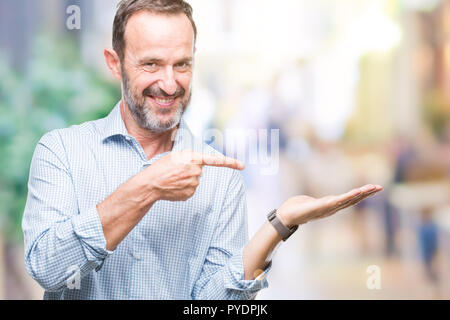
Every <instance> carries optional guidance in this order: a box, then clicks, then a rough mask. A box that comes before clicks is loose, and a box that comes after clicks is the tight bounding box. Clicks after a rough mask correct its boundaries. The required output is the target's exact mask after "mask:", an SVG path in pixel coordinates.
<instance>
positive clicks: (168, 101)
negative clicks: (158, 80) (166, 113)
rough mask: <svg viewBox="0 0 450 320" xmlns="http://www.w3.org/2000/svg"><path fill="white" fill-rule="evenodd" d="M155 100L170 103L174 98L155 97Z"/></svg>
mask: <svg viewBox="0 0 450 320" xmlns="http://www.w3.org/2000/svg"><path fill="white" fill-rule="evenodd" d="M155 100H156V102H158V103H163V104H168V103H171V102H173V100H174V99H161V98H157V97H155Z"/></svg>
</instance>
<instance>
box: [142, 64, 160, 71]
mask: <svg viewBox="0 0 450 320" xmlns="http://www.w3.org/2000/svg"><path fill="white" fill-rule="evenodd" d="M144 69H145V70H147V71H156V70H157V69H158V65H157V64H156V62H147V63H145V64H144Z"/></svg>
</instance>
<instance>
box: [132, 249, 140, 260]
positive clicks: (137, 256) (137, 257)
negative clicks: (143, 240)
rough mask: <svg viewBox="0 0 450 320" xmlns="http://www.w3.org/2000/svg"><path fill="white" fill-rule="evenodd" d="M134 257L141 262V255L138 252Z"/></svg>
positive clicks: (135, 252)
mask: <svg viewBox="0 0 450 320" xmlns="http://www.w3.org/2000/svg"><path fill="white" fill-rule="evenodd" d="M133 257H134V258H135V259H136V260H141V255H140V254H139V252H137V251H134V252H133Z"/></svg>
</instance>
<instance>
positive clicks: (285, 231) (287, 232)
mask: <svg viewBox="0 0 450 320" xmlns="http://www.w3.org/2000/svg"><path fill="white" fill-rule="evenodd" d="M267 219H268V220H269V222H270V223H271V224H272V226H273V227H274V228H275V230H277V232H278V233H279V234H280V236H281V238H282V239H283V241H286V240H287V239H288V238H289V237H290V236H291V235H292V234H293V233H294V232H295V231H297V229H298V226H293V227H292V228H288V227H287V226H285V225H284V223H283V222H281V220H280V219H279V218H278V216H277V209H274V210H272V211H271V212H270V213H269V214H268V215H267Z"/></svg>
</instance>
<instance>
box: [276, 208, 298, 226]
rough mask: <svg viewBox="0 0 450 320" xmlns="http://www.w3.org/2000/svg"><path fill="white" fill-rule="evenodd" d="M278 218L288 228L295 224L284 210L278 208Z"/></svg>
mask: <svg viewBox="0 0 450 320" xmlns="http://www.w3.org/2000/svg"><path fill="white" fill-rule="evenodd" d="M277 216H278V219H280V221H281V222H282V223H283V224H284V225H285V226H286V227H287V228H289V229H291V228H293V227H294V226H295V224H294V223H293V222H292V221H291V220H290V219H289V217H288V216H287V215H286V213H285V212H283V211H281V210H280V209H278V210H277Z"/></svg>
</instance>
